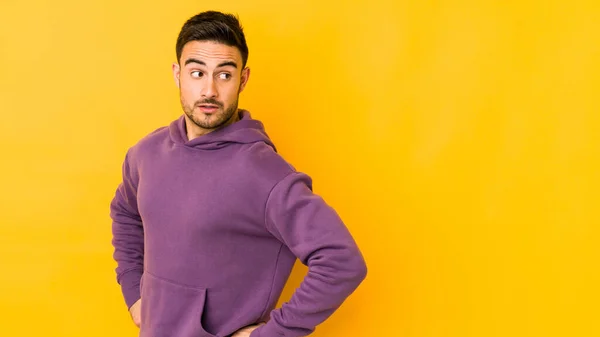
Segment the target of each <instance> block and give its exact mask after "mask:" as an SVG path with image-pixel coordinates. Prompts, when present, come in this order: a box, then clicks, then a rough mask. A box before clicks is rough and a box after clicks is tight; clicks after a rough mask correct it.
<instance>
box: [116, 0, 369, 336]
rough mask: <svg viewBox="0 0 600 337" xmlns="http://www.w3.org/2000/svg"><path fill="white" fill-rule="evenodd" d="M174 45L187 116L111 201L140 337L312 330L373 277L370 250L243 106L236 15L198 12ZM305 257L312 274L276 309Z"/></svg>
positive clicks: (150, 139) (244, 79) (120, 274)
mask: <svg viewBox="0 0 600 337" xmlns="http://www.w3.org/2000/svg"><path fill="white" fill-rule="evenodd" d="M176 51H177V63H174V64H173V76H174V77H175V83H176V84H177V86H178V87H179V89H180V97H181V106H182V108H183V111H184V114H183V115H182V116H181V117H180V118H179V119H177V120H175V121H173V122H172V123H171V124H170V125H169V126H166V127H163V128H160V129H158V130H156V131H154V132H153V133H151V134H149V135H148V136H146V137H145V138H143V139H142V140H141V141H139V142H138V143H137V144H136V145H135V146H133V147H131V148H130V149H129V151H128V152H127V155H126V157H125V162H124V164H123V182H122V183H121V184H120V185H119V187H118V189H117V191H116V194H115V197H114V199H113V201H112V203H111V205H110V209H111V218H112V220H113V224H112V231H113V240H112V243H113V246H114V248H115V251H114V258H115V260H116V261H117V269H116V272H117V281H118V282H119V284H120V285H121V288H122V292H123V296H124V298H125V302H126V304H127V306H128V308H129V309H130V313H131V315H132V317H133V319H134V322H135V323H136V324H137V325H138V326H139V327H140V336H142V337H209V336H219V337H222V336H233V337H247V336H251V337H281V336H305V335H308V334H310V333H311V332H312V331H313V330H314V329H315V327H316V326H317V325H318V324H320V323H321V322H323V321H324V320H325V319H327V318H328V317H329V316H330V315H331V314H332V313H333V312H334V311H335V310H336V309H337V308H338V307H339V306H340V305H341V304H342V302H343V301H344V300H345V299H346V298H347V297H348V296H349V295H350V294H351V293H352V292H353V291H354V290H355V289H356V288H357V287H358V285H359V284H360V283H361V282H362V280H363V279H364V278H365V275H366V266H365V262H364V259H363V256H362V254H361V252H360V251H359V249H358V247H357V245H356V243H355V241H354V240H353V238H352V236H351V234H350V233H349V232H348V230H347V228H346V227H345V225H344V224H343V223H342V221H341V220H340V218H339V217H338V215H337V214H336V212H335V211H334V210H333V209H332V208H331V207H329V206H328V205H327V204H326V203H325V202H324V200H323V199H322V198H321V197H319V196H318V195H316V194H314V193H313V192H312V191H311V179H310V178H309V177H308V176H307V175H305V174H303V173H300V172H297V171H295V170H294V168H293V167H292V166H291V165H289V164H288V163H287V162H286V161H285V160H284V159H283V158H282V157H281V156H280V155H278V154H277V152H276V151H275V146H274V145H273V143H272V142H271V140H270V139H269V137H268V136H267V134H266V133H265V130H264V129H263V125H262V123H261V122H259V121H258V120H255V119H252V118H251V116H250V113H249V112H248V111H245V110H242V109H238V96H239V94H240V92H241V91H242V90H243V89H244V87H245V86H246V84H247V83H248V78H249V77H250V69H249V68H247V67H246V61H247V59H248V47H247V45H246V40H245V37H244V33H243V32H242V28H241V26H240V24H239V22H238V20H237V19H236V17H234V16H232V15H227V14H223V13H219V12H214V11H209V12H203V13H200V14H198V15H196V16H194V17H192V18H191V19H189V20H188V21H187V22H186V23H185V24H184V25H183V27H182V29H181V32H180V34H179V37H178V39H177V45H176ZM296 258H298V259H300V261H301V262H302V263H304V264H305V265H307V266H308V273H307V275H306V277H305V278H304V280H303V282H302V284H301V286H300V287H299V288H298V289H297V290H296V292H295V293H294V294H293V296H292V298H291V299H290V301H289V302H287V303H285V304H283V305H282V306H281V307H280V308H278V309H275V306H276V303H277V300H278V298H279V296H280V295H281V292H282V289H283V288H284V285H285V283H286V281H287V279H288V277H289V275H290V272H291V270H292V266H293V264H294V262H295V259H296Z"/></svg>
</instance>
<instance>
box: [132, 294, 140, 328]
mask: <svg viewBox="0 0 600 337" xmlns="http://www.w3.org/2000/svg"><path fill="white" fill-rule="evenodd" d="M141 306H142V299H141V298H140V299H139V300H137V302H135V303H133V305H132V306H131V308H129V313H130V314H131V318H132V319H133V323H135V325H136V326H137V327H138V328H139V327H140V324H142V319H141V316H142V312H141V311H142V310H141Z"/></svg>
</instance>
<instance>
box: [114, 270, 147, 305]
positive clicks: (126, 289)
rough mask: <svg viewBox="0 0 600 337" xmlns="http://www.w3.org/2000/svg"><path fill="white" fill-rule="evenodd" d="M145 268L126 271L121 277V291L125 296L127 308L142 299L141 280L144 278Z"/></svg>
mask: <svg viewBox="0 0 600 337" xmlns="http://www.w3.org/2000/svg"><path fill="white" fill-rule="evenodd" d="M143 273H144V271H143V270H140V269H134V270H130V271H128V272H126V273H125V274H123V275H122V276H121V278H120V279H119V283H120V284H121V292H122V293H123V297H124V298H125V304H127V309H129V308H131V306H132V305H133V304H134V303H135V302H137V300H139V299H140V297H141V295H140V281H141V279H142V274H143Z"/></svg>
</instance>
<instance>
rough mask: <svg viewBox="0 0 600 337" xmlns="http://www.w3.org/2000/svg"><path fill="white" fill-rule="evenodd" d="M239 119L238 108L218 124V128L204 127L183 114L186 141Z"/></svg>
mask: <svg viewBox="0 0 600 337" xmlns="http://www.w3.org/2000/svg"><path fill="white" fill-rule="evenodd" d="M239 120H240V112H239V110H238V111H236V112H235V113H234V114H233V115H232V116H231V118H230V119H229V120H228V121H227V122H225V123H223V125H221V126H219V127H218V128H214V129H205V128H202V127H199V126H198V125H197V124H196V123H194V122H192V121H191V120H190V118H189V117H188V116H187V115H185V129H186V133H187V138H188V141H190V140H192V139H195V138H198V137H202V136H204V135H206V134H209V133H211V132H213V131H217V130H220V129H222V128H224V127H226V126H228V125H231V124H233V123H235V122H237V121H239Z"/></svg>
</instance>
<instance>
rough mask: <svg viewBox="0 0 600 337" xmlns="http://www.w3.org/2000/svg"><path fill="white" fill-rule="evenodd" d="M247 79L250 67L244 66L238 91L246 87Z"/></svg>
mask: <svg viewBox="0 0 600 337" xmlns="http://www.w3.org/2000/svg"><path fill="white" fill-rule="evenodd" d="M248 79H250V68H248V67H246V68H244V69H242V78H241V80H240V92H242V90H244V88H245V87H246V84H247V83H248Z"/></svg>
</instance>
